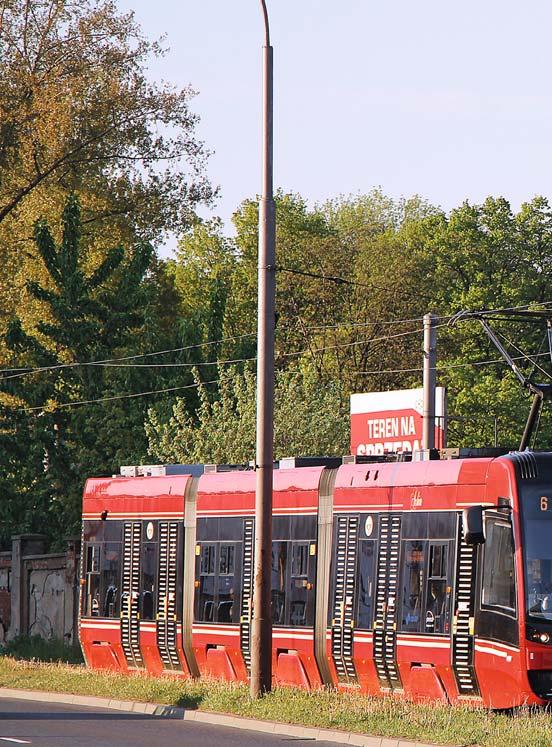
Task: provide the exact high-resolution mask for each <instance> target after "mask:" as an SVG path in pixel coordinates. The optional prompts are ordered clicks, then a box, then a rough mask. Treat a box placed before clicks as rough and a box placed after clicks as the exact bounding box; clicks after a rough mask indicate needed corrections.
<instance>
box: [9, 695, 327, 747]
mask: <svg viewBox="0 0 552 747" xmlns="http://www.w3.org/2000/svg"><path fill="white" fill-rule="evenodd" d="M10 744H11V745H17V744H31V745H35V747H65V746H66V745H67V747H127V746H128V747H142V746H143V747H157V745H163V747H165V746H166V747H181V746H183V745H201V747H220V745H221V744H223V745H224V746H225V747H243V746H244V745H245V746H247V745H250V746H251V747H252V746H253V745H262V746H263V747H277V746H278V747H309V746H312V747H333V746H334V745H336V743H335V742H316V741H314V740H312V739H298V738H297V737H286V736H275V735H267V736H264V735H263V734H260V733H259V732H252V731H245V730H242V729H231V728H227V727H223V726H211V725H208V724H195V723H191V722H183V721H181V720H176V719H168V718H156V717H154V716H145V715H144V716H142V715H140V714H135V713H123V712H119V711H111V710H109V711H108V710H101V709H98V708H83V707H79V706H74V705H62V704H59V703H40V702H34V701H29V700H12V699H4V698H0V747H7V746H8V745H10Z"/></svg>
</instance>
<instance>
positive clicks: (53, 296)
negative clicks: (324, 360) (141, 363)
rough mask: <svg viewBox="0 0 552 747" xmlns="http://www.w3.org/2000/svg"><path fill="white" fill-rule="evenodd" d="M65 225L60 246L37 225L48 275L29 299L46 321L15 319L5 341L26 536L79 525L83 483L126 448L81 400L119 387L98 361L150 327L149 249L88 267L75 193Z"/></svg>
mask: <svg viewBox="0 0 552 747" xmlns="http://www.w3.org/2000/svg"><path fill="white" fill-rule="evenodd" d="M62 224H63V228H62V238H61V241H60V242H59V244H58V243H56V241H55V240H54V238H53V235H52V232H51V230H50V227H49V225H48V224H47V223H45V222H43V221H40V222H38V223H37V225H36V227H35V242H36V247H37V252H38V254H39V256H40V257H41V260H42V265H43V271H44V279H43V282H42V283H37V282H35V281H29V282H28V283H27V293H28V296H29V300H31V301H32V300H34V301H39V302H40V304H41V305H42V307H43V308H44V311H45V313H44V317H43V320H42V321H39V322H37V323H36V325H34V326H33V328H31V329H25V328H24V325H23V324H22V321H21V319H19V318H18V317H14V318H13V319H12V320H11V322H10V324H9V327H8V331H7V334H6V337H5V343H6V347H7V348H8V350H9V351H10V353H11V362H10V366H11V367H12V371H7V372H5V373H4V376H3V378H2V379H1V380H0V392H1V401H2V409H1V422H0V429H1V430H0V435H1V441H2V443H3V445H4V446H5V447H6V448H5V450H4V451H2V458H3V459H4V464H3V472H4V474H5V475H9V476H11V483H12V490H11V496H10V497H7V498H6V497H4V508H5V510H6V511H7V512H8V513H9V514H10V515H11V516H12V524H11V529H12V531H13V529H14V523H15V526H16V527H17V528H18V529H19V531H24V530H25V531H26V530H31V529H36V528H37V525H39V526H40V525H44V526H48V527H49V528H50V529H52V526H53V525H55V524H58V525H59V526H58V527H57V529H58V531H59V530H61V531H62V532H63V531H74V530H75V529H76V527H77V526H78V517H79V506H80V494H81V490H82V484H83V480H84V478H85V477H86V476H87V474H89V473H90V472H89V470H97V469H102V470H103V469H105V464H106V463H108V461H107V460H109V459H110V452H112V451H114V450H116V449H117V446H118V443H117V440H116V439H114V440H113V441H111V442H107V441H106V433H105V432H102V421H103V420H104V418H102V410H101V408H99V407H96V408H94V410H92V412H90V410H88V411H85V410H82V409H79V408H78V406H76V405H75V403H79V402H87V401H94V400H95V399H103V398H104V397H106V390H107V391H109V389H110V388H111V387H116V385H117V381H116V378H115V379H114V378H112V377H111V375H110V371H109V369H107V368H105V367H104V366H102V365H98V364H96V363H94V362H95V361H102V360H105V359H106V358H110V357H112V356H113V355H114V353H115V352H116V351H117V350H119V349H121V347H122V346H124V344H125V343H127V342H128V340H129V337H130V334H131V332H133V331H136V330H137V329H138V328H139V327H141V326H142V325H143V324H144V311H143V310H144V305H145V303H146V302H147V287H146V286H145V284H144V282H143V281H144V276H145V274H146V271H147V269H148V266H149V264H150V260H151V256H152V250H151V247H150V246H149V245H148V244H141V245H137V246H136V247H135V248H134V250H133V251H132V252H127V251H125V250H124V249H123V248H122V247H115V248H113V249H112V250H111V251H108V252H107V254H106V256H105V258H104V260H103V261H102V262H101V263H100V264H99V265H97V266H95V267H93V268H92V269H90V270H89V271H86V269H85V265H86V260H87V246H86V244H85V243H84V242H83V241H82V232H81V228H82V223H81V215H80V207H79V202H78V200H77V198H76V197H75V196H74V195H71V196H70V197H69V199H68V200H67V203H66V206H65V210H64V213H63V220H62ZM22 367H23V370H21V369H22ZM113 414H114V412H113V411H111V412H110V415H111V416H113ZM104 417H105V413H104ZM94 418H95V419H96V422H94V420H93V419H94ZM91 421H92V422H91ZM140 426H141V424H140ZM111 432H113V427H112V428H111ZM129 433H132V430H131V429H129V428H128V424H127V428H126V436H128V434H129ZM127 448H128V447H127ZM8 495H10V491H8ZM25 496H27V499H26V498H25Z"/></svg>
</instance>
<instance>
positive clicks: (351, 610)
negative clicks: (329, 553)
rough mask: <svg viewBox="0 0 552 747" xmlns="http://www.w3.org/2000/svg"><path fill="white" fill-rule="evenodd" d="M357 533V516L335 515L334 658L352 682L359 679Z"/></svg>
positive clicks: (340, 675)
mask: <svg viewBox="0 0 552 747" xmlns="http://www.w3.org/2000/svg"><path fill="white" fill-rule="evenodd" d="M358 533H359V517H358V516H345V515H341V516H337V517H336V519H335V524H334V537H335V541H334V551H333V552H334V554H333V566H334V574H333V575H334V582H333V584H334V588H333V598H332V604H331V617H332V619H331V630H332V658H333V662H334V665H335V669H336V672H337V677H338V679H339V682H343V683H349V684H355V683H356V682H357V681H358V679H357V672H356V668H355V664H354V661H353V644H354V626H355V620H354V614H355V608H356V604H355V596H356V586H357V582H356V580H357V557H358Z"/></svg>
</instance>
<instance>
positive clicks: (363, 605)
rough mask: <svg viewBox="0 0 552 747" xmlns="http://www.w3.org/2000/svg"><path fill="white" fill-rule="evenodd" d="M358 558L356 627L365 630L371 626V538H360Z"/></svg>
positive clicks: (372, 544) (372, 559) (372, 547)
mask: <svg viewBox="0 0 552 747" xmlns="http://www.w3.org/2000/svg"><path fill="white" fill-rule="evenodd" d="M359 560H360V568H359V571H360V573H359V576H360V578H359V595H358V627H359V628H364V629H366V630H367V629H369V628H371V627H372V592H373V588H374V584H373V572H374V542H373V540H360V542H359Z"/></svg>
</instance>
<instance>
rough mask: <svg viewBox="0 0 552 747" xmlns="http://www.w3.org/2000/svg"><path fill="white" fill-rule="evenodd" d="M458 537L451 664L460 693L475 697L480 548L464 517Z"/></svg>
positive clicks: (477, 691)
mask: <svg viewBox="0 0 552 747" xmlns="http://www.w3.org/2000/svg"><path fill="white" fill-rule="evenodd" d="M456 536H457V548H458V549H457V558H456V584H455V589H454V616H453V620H452V629H451V637H452V646H451V658H452V662H451V663H452V668H453V671H454V676H455V678H456V684H457V686H458V692H459V694H460V696H473V695H479V684H478V682H477V675H476V672H475V639H474V632H475V631H474V618H475V582H476V566H477V547H474V546H473V545H468V544H466V542H465V540H464V533H463V530H462V521H461V517H460V516H459V517H458V525H457V535H456Z"/></svg>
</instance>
